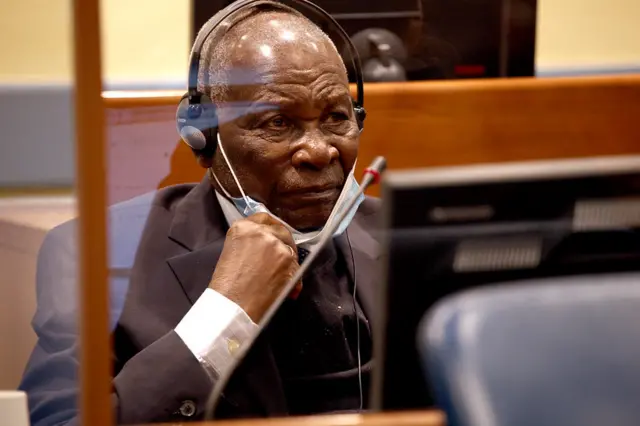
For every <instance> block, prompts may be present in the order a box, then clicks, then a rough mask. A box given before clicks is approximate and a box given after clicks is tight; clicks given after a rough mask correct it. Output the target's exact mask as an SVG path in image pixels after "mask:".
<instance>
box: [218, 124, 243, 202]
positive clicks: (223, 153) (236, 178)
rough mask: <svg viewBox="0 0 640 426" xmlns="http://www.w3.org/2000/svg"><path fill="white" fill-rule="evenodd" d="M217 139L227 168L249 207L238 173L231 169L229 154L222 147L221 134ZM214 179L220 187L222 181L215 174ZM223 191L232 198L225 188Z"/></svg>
mask: <svg viewBox="0 0 640 426" xmlns="http://www.w3.org/2000/svg"><path fill="white" fill-rule="evenodd" d="M217 137H218V147H219V148H220V152H221V153H222V157H223V158H224V161H225V162H226V163H227V167H228V168H229V171H230V172H231V176H233V180H234V181H235V182H236V185H237V186H238V190H239V191H240V194H241V195H242V198H244V201H245V203H247V205H249V200H248V199H247V196H246V195H245V193H244V191H243V190H242V185H240V181H239V180H238V177H237V176H236V172H234V171H233V167H231V163H230V162H229V159H228V158H227V154H226V153H225V152H224V148H223V147H222V141H221V140H220V133H218V134H217ZM212 174H213V172H212ZM213 177H214V178H215V179H216V182H218V185H220V181H218V178H217V177H216V175H215V174H213ZM221 188H223V187H222V186H221ZM223 191H224V192H225V195H227V197H229V198H231V197H230V196H229V194H228V193H227V191H226V190H225V189H224V188H223Z"/></svg>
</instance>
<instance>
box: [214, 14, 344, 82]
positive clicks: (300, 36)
mask: <svg viewBox="0 0 640 426" xmlns="http://www.w3.org/2000/svg"><path fill="white" fill-rule="evenodd" d="M223 42H224V43H226V44H227V46H226V47H227V49H228V50H227V53H228V60H229V65H230V76H229V77H230V78H231V83H232V85H234V81H233V80H234V79H235V78H239V77H238V76H239V75H240V74H241V75H242V80H243V82H239V81H238V82H237V83H240V84H243V83H244V84H243V85H246V83H249V84H253V85H265V84H266V85H272V84H296V83H298V84H312V83H313V82H314V81H316V80H323V81H324V84H332V85H342V86H343V87H344V88H345V89H346V90H347V91H348V79H347V75H346V70H345V67H344V64H343V63H342V58H341V57H340V55H339V54H338V52H337V50H336V48H335V46H334V45H333V43H331V41H330V40H329V39H328V37H327V36H325V35H324V34H323V33H322V32H321V31H320V30H319V29H318V28H317V27H315V25H314V24H313V23H311V22H310V21H307V20H306V19H304V18H301V17H298V16H295V15H291V14H287V13H282V12H280V13H263V14H260V15H256V16H253V17H250V18H248V19H246V20H245V21H243V22H241V23H240V24H238V25H237V26H235V27H233V28H232V29H231V30H230V31H229V33H227V36H226V37H225V38H224V41H223Z"/></svg>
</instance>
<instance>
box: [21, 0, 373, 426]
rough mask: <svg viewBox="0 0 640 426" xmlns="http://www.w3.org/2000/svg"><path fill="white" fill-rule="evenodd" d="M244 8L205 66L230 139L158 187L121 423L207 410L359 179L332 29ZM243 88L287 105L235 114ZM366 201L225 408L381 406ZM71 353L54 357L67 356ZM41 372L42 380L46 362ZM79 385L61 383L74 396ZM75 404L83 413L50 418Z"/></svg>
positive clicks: (118, 337) (206, 55)
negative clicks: (248, 75) (374, 388)
mask: <svg viewBox="0 0 640 426" xmlns="http://www.w3.org/2000/svg"><path fill="white" fill-rule="evenodd" d="M232 21H233V25H232V26H231V27H230V28H228V29H227V30H226V33H225V34H224V35H220V34H216V33H215V32H214V34H212V35H211V36H210V37H209V41H208V42H206V43H205V44H204V47H203V52H202V55H201V58H202V59H201V63H200V76H199V86H200V90H201V91H202V92H204V93H208V94H209V95H210V97H211V99H212V101H213V102H214V103H216V104H217V105H218V107H219V112H218V114H219V116H220V117H221V123H223V124H221V125H220V127H219V144H218V148H217V150H216V152H215V154H214V155H213V156H211V157H208V156H205V155H199V156H198V163H199V164H200V165H201V166H203V167H204V168H206V169H207V173H206V176H205V178H204V179H203V181H202V182H201V183H199V184H197V185H179V186H173V187H169V188H166V189H163V190H160V191H158V193H157V194H156V196H155V198H154V200H153V202H152V203H151V206H150V209H149V212H148V219H147V221H146V225H145V227H144V231H143V232H142V236H141V239H140V244H139V247H138V250H137V255H136V258H135V263H134V267H133V271H132V275H131V280H130V283H129V288H128V292H127V297H126V301H125V303H124V308H123V309H122V312H121V315H120V316H119V318H118V320H117V323H116V324H115V330H114V351H115V368H114V378H113V403H114V409H115V411H116V413H117V419H118V421H119V422H120V423H144V422H152V421H171V420H195V419H199V418H201V417H202V415H203V412H204V408H205V403H206V400H207V397H208V395H209V393H210V392H211V390H212V387H213V385H214V384H215V383H216V380H218V378H219V377H220V374H221V372H222V371H224V370H225V369H226V368H229V366H230V363H231V362H232V360H233V355H234V352H235V351H236V350H237V348H238V347H239V346H241V345H242V344H243V342H244V341H245V340H246V338H247V336H250V335H251V333H254V332H255V331H256V329H257V326H256V323H258V322H259V321H260V319H261V318H262V316H263V314H264V313H265V310H266V309H268V307H269V306H270V305H271V303H272V302H273V301H274V299H275V298H276V297H277V295H278V294H279V292H280V291H281V289H282V287H283V286H284V285H285V283H286V282H287V280H288V279H289V277H291V276H292V274H293V273H294V271H295V270H296V268H298V265H299V260H300V259H299V258H298V253H299V252H300V253H305V250H313V249H314V243H316V242H317V239H318V238H317V234H318V231H320V232H322V229H324V228H323V227H324V225H325V224H326V223H327V221H328V220H331V217H332V212H334V211H335V210H336V209H338V208H339V207H340V206H343V205H344V203H345V202H346V201H347V200H348V199H349V198H350V196H351V195H352V194H353V191H354V189H357V183H356V182H355V180H354V178H353V174H352V172H353V167H354V164H355V161H356V156H357V152H358V138H359V133H360V132H359V129H358V126H357V123H356V120H355V117H354V111H353V108H352V104H351V97H350V93H349V86H348V80H347V73H346V70H345V66H344V64H343V62H342V60H341V58H340V55H339V54H338V52H337V50H336V48H335V46H334V45H333V43H332V42H331V40H330V39H329V37H327V35H326V34H324V33H323V32H322V31H321V30H320V29H319V28H318V27H317V26H315V25H314V24H313V23H312V22H310V21H309V20H307V19H306V18H304V17H303V16H302V15H300V14H298V13H297V12H295V11H293V10H291V9H287V8H284V7H283V6H281V5H278V4H271V5H269V6H266V7H265V6H261V7H260V8H254V9H252V10H251V11H243V12H241V13H240V14H239V15H238V17H236V18H232ZM216 38H217V39H216ZM214 39H216V40H215V42H214V41H212V40H214ZM237 69H243V70H252V74H253V75H256V76H259V77H260V78H261V80H260V83H259V84H245V85H242V86H236V85H229V84H225V83H226V82H228V80H226V79H227V78H229V76H231V75H232V74H233V72H234V70H237ZM237 101H242V102H246V101H250V102H251V103H253V104H256V103H263V102H264V103H268V104H269V105H276V106H277V108H276V109H273V108H269V109H263V110H255V111H251V112H249V113H247V114H243V115H241V116H240V117H237V116H234V117H232V118H229V119H225V117H229V116H230V115H231V114H232V113H231V112H230V111H229V110H228V109H227V106H228V105H231V104H234V103H236V102H237ZM360 201H361V202H360V204H359V207H358V209H357V212H355V210H354V212H355V214H354V215H351V216H350V218H349V220H347V221H346V222H345V223H344V224H341V226H340V227H339V229H340V231H339V232H337V233H336V234H335V237H334V239H333V243H332V244H330V245H329V246H328V247H327V248H326V249H324V250H323V251H322V252H321V253H320V255H319V258H318V259H317V261H316V262H315V264H314V267H313V268H312V270H311V272H310V274H308V276H307V277H305V279H304V282H303V285H302V286H301V287H299V288H298V289H297V290H298V291H297V294H295V295H292V297H291V299H290V300H288V301H287V302H286V303H285V305H284V306H283V307H282V309H281V310H280V311H279V312H278V314H277V315H276V317H275V318H274V320H273V322H272V323H271V324H270V326H269V327H268V328H267V329H266V330H265V332H264V333H263V334H262V335H261V336H260V337H259V339H258V340H257V341H256V342H255V344H254V346H253V347H252V348H251V351H250V353H249V354H248V356H247V358H246V359H245V360H244V362H243V363H242V364H241V365H240V366H239V368H238V369H237V370H236V372H235V374H234V375H233V377H232V379H231V380H230V382H229V384H228V386H227V387H226V389H225V392H224V395H223V397H222V399H221V401H220V403H219V405H218V409H217V412H216V415H217V416H218V417H253V416H280V415H282V416H284V415H302V414H314V413H327V412H340V411H354V410H360V409H362V408H363V406H364V407H366V405H367V395H368V389H369V374H370V371H371V364H372V361H371V352H372V349H371V348H372V342H371V325H370V324H369V321H368V319H369V318H371V316H372V315H373V311H372V310H373V302H372V300H373V293H374V288H373V286H374V278H375V272H374V271H375V263H376V256H377V251H378V250H377V243H376V241H375V240H374V238H373V237H372V236H371V234H370V230H371V229H372V227H373V226H374V224H375V213H376V210H377V209H376V205H375V200H371V199H362V200H360ZM247 205H250V207H251V206H253V207H254V209H252V208H249V209H247V208H246V207H247ZM256 205H257V206H260V208H259V209H258V210H259V211H260V212H259V213H255V212H256V210H255V206H256ZM301 249H302V250H301ZM299 250H300V251H299ZM356 281H357V290H358V293H357V296H356V292H355V286H356ZM71 356H72V355H71V354H69V353H66V352H65V353H62V354H60V353H54V354H51V356H50V358H46V357H45V359H46V360H48V361H50V364H49V366H50V367H52V368H55V363H56V362H60V358H62V359H65V358H64V357H71ZM53 357H57V358H56V360H57V361H56V360H54V359H53ZM43 365H44V366H46V365H48V364H47V362H43V363H42V364H41V366H40V369H41V370H43V369H46V367H44V366H43ZM25 383H28V385H27V386H23V387H24V388H26V389H27V390H28V391H29V392H36V393H37V392H38V386H39V385H38V383H37V380H35V379H34V378H33V374H32V375H31V376H30V377H29V379H28V380H26V382H25ZM47 395H48V396H47V398H49V399H50V400H51V399H53V400H55V399H56V395H57V394H56V392H49V393H48V394H47ZM69 397H70V395H69V393H68V392H66V393H65V389H60V393H59V398H66V399H69ZM42 404H44V403H42V402H40V405H41V406H42ZM54 405H55V404H54ZM32 409H33V407H32ZM74 416H76V413H75V411H74V410H67V411H65V413H64V414H62V415H61V414H60V413H56V414H55V416H51V417H49V420H47V418H46V416H45V417H41V418H39V419H38V423H37V424H38V425H44V424H53V423H55V424H60V423H59V422H61V421H62V424H64V421H70V422H72V423H73V422H74V421H75V417H74ZM51 419H55V421H54V420H51Z"/></svg>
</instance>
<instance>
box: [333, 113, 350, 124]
mask: <svg viewBox="0 0 640 426" xmlns="http://www.w3.org/2000/svg"><path fill="white" fill-rule="evenodd" d="M348 119H349V116H348V115H347V114H345V113H343V112H332V113H331V114H329V121H333V122H341V121H346V120H348Z"/></svg>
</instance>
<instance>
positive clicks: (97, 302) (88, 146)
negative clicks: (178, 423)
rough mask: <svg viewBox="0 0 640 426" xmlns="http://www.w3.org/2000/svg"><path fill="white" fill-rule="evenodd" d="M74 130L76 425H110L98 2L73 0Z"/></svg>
mask: <svg viewBox="0 0 640 426" xmlns="http://www.w3.org/2000/svg"><path fill="white" fill-rule="evenodd" d="M73 26H74V38H73V40H74V42H73V45H74V70H75V73H74V75H75V82H74V83H75V134H76V145H75V146H76V152H77V156H76V164H77V178H76V187H77V196H78V214H79V217H78V253H80V271H79V272H80V273H79V274H78V276H79V278H80V282H79V284H80V294H81V302H80V342H81V350H80V381H81V390H80V397H79V399H80V401H79V403H80V423H81V424H83V425H93V426H107V425H111V424H113V421H112V417H113V412H112V407H111V388H112V386H111V369H112V358H111V340H110V338H109V291H108V290H109V289H108V286H107V231H106V229H107V185H106V176H105V170H106V156H105V137H104V133H105V125H104V103H103V102H102V99H101V92H102V75H101V60H100V4H99V1H98V0H75V1H74V2H73Z"/></svg>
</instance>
